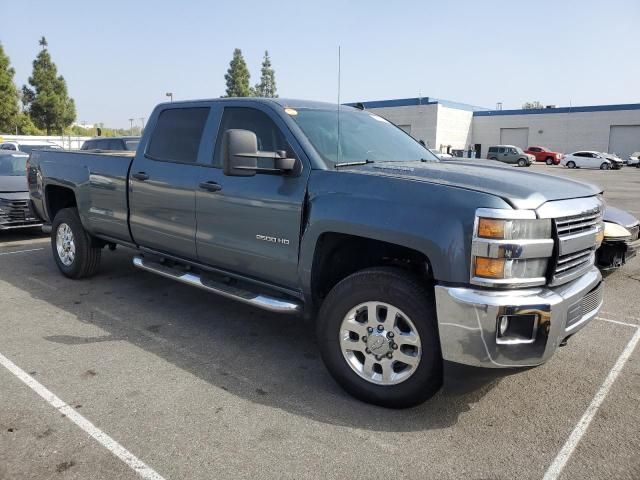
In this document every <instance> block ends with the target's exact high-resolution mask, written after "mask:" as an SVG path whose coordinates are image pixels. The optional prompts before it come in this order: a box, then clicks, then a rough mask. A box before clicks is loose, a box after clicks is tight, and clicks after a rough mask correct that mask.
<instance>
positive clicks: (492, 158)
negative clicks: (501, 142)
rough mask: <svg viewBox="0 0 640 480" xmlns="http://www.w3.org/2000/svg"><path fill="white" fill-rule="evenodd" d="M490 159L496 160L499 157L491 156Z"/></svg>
mask: <svg viewBox="0 0 640 480" xmlns="http://www.w3.org/2000/svg"><path fill="white" fill-rule="evenodd" d="M489 160H496V161H497V160H498V159H497V158H496V157H491V158H489Z"/></svg>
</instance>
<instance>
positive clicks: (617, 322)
mask: <svg viewBox="0 0 640 480" xmlns="http://www.w3.org/2000/svg"><path fill="white" fill-rule="evenodd" d="M597 318H598V320H602V321H603V322H609V323H616V324H618V325H624V326H625V327H633V328H640V325H636V324H635V323H628V322H621V321H620V320H611V319H610V318H602V317H597Z"/></svg>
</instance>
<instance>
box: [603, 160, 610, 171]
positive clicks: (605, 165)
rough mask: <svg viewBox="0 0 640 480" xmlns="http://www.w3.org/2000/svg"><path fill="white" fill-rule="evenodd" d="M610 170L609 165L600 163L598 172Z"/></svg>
mask: <svg viewBox="0 0 640 480" xmlns="http://www.w3.org/2000/svg"><path fill="white" fill-rule="evenodd" d="M610 168H611V165H609V164H608V163H607V162H602V164H601V165H600V170H609V169H610Z"/></svg>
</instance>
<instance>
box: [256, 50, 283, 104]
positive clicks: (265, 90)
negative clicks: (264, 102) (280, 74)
mask: <svg viewBox="0 0 640 480" xmlns="http://www.w3.org/2000/svg"><path fill="white" fill-rule="evenodd" d="M254 92H255V95H256V97H270V98H275V97H277V96H278V93H277V88H276V72H275V71H274V70H273V68H272V67H271V58H269V51H268V50H265V52H264V58H263V59H262V70H261V75H260V83H258V84H256V87H255V89H254Z"/></svg>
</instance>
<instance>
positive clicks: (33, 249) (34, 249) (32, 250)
mask: <svg viewBox="0 0 640 480" xmlns="http://www.w3.org/2000/svg"><path fill="white" fill-rule="evenodd" d="M39 250H44V248H31V249H29V250H16V251H15V252H4V253H0V255H13V254H14V253H26V252H37V251H39Z"/></svg>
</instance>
